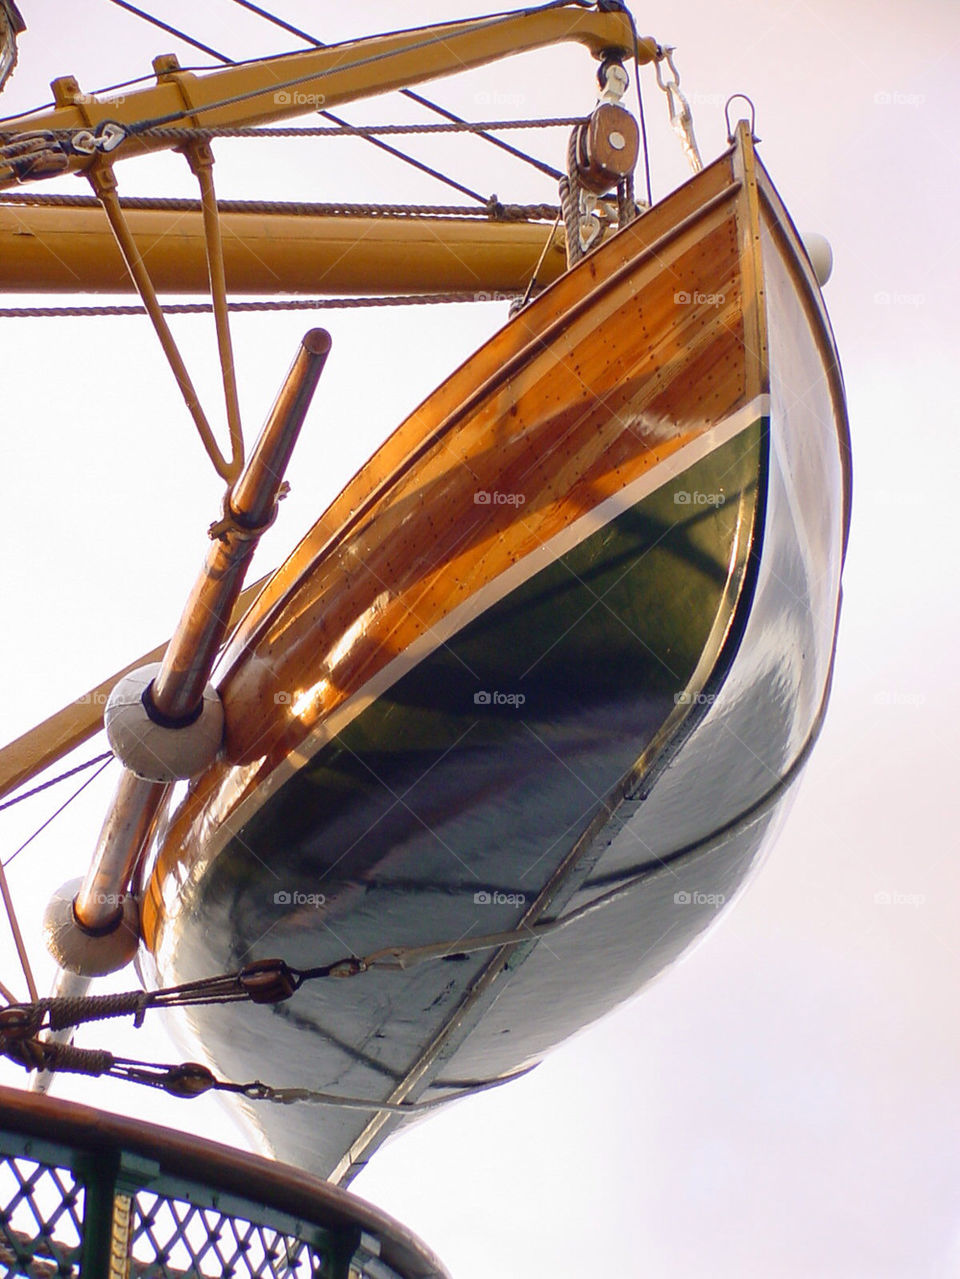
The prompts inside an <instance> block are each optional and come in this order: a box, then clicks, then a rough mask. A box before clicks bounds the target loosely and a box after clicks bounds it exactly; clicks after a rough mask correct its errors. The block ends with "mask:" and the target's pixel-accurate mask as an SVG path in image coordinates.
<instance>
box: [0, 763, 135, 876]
mask: <svg viewBox="0 0 960 1279" xmlns="http://www.w3.org/2000/svg"><path fill="white" fill-rule="evenodd" d="M113 758H114V754H113V751H110V752H109V753H108V754H106V755H101V756H100V759H102V760H103V763H102V764H101V765H100V767H99V768H98V769H97V771H96V772H95V773H93V774H92V775H91V776H90V777H88V778H87V780H86V781H85V782H84V783H83V784H82V785H81V786H78V787H77V789H76V790H75V791H74V792H73V794H72V795H71V796H70V798H69V799H66V800H64V802H63V803H62V804H61V805H60V807H59V808H58V809H57V810H56V812H54V813H51V814H50V816H49V817H48V818H47V820H46V821H45V822H44V823H43V825H42V826H38V827H37V829H36V830H35V831H34V832H33V834H32V835H31V836H30V837H29V839H25V840H24V841H23V843H22V844H21V845H20V847H19V848H18V849H16V850H15V851H14V852H12V853H11V854H10V856H9V857H8V858H7V859H6V861H5V862H3V863H0V865H2V867H3V869H4V870H6V868H7V867H8V866H9V865H10V863H11V862H12V861H13V859H14V858H15V857H19V856H20V854H21V853H22V852H23V850H24V849H25V848H26V847H27V846H28V845H30V844H32V843H33V841H34V840H35V839H36V838H37V836H38V835H40V834H42V832H43V831H45V830H46V829H47V827H48V826H49V825H50V823H51V822H52V821H53V820H54V818H56V817H59V816H60V814H61V813H62V812H63V810H64V809H65V808H68V807H69V806H70V805H71V804H72V803H73V801H74V800H75V799H76V798H77V796H78V795H79V794H81V792H83V791H85V790H86V789H87V787H88V786H89V785H90V784H91V783H92V782H95V781H96V779H97V778H98V777H99V776H100V774H101V773H102V772H103V770H104V769H105V768H106V767H107V766H108V765H109V763H110V761H111V760H112V759H113ZM91 762H96V761H91ZM87 766H88V765H81V767H87ZM73 771H74V772H77V771H78V770H77V769H74V770H73ZM64 776H65V777H69V776H70V774H69V773H65V774H64ZM53 780H54V781H60V778H59V777H55V778H54V779H53ZM46 785H48V786H52V785H53V782H48V783H46ZM43 789H44V787H43V786H38V787H37V790H43ZM27 793H28V794H31V795H32V794H35V792H34V791H28V792H27ZM26 798H27V796H26V795H21V796H20V799H26ZM12 802H13V803H16V802H17V801H16V800H14V801H12ZM5 807H6V806H5Z"/></svg>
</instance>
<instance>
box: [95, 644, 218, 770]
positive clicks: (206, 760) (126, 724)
mask: <svg viewBox="0 0 960 1279" xmlns="http://www.w3.org/2000/svg"><path fill="white" fill-rule="evenodd" d="M159 670H160V663H159V662H155V663H153V664H152V665H150V666H140V667H138V668H137V670H135V671H131V672H130V674H129V675H124V677H123V679H122V680H119V681H118V682H117V683H116V684H115V685H114V687H113V690H112V692H111V693H110V696H109V697H108V698H107V704H106V707H105V708H104V712H103V723H104V727H105V728H106V730H107V741H108V742H109V743H110V746H111V747H112V749H113V753H114V754H115V755H116V757H117V758H118V759H119V760H120V763H121V764H123V766H124V768H129V770H130V771H131V773H135V774H136V775H137V777H142V778H144V779H145V780H146V781H148V782H173V781H179V780H183V779H186V778H190V777H196V776H197V774H198V773H202V772H203V770H204V769H205V768H207V767H208V766H209V765H210V764H212V763H213V761H214V760H215V759H216V757H217V754H218V752H219V750H220V745H221V743H222V741H223V705H222V703H221V701H220V694H219V693H218V692H217V690H216V689H215V688H214V687H213V685H212V684H208V685H207V687H206V688H205V689H204V690H203V705H202V709H201V711H200V715H199V717H198V718H197V719H195V720H194V721H193V723H192V724H183V725H181V726H179V727H177V726H173V727H171V726H169V725H166V724H158V723H157V722H156V721H155V720H153V719H151V718H150V715H149V714H148V712H147V708H146V706H145V705H144V701H143V695H144V693H145V692H146V691H147V689H148V688H149V687H150V685H151V684H152V683H153V681H154V679H155V677H156V675H157V672H158V671H159Z"/></svg>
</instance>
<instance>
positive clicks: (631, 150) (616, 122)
mask: <svg viewBox="0 0 960 1279" xmlns="http://www.w3.org/2000/svg"><path fill="white" fill-rule="evenodd" d="M639 154H640V130H639V128H638V127H637V122H636V120H634V118H633V116H632V115H631V114H630V112H629V111H627V110H626V108H625V107H618V106H616V105H615V104H614V103H612V102H602V103H601V104H600V105H599V106H598V107H597V108H596V110H595V111H594V113H593V115H591V117H590V119H589V120H588V121H587V122H586V124H585V125H583V126H582V127H581V130H580V137H579V145H578V147H577V160H578V164H577V171H578V176H579V178H580V182H581V184H582V185H583V186H584V187H586V189H587V190H588V191H592V192H593V193H594V194H595V195H602V194H603V193H604V191H609V190H610V188H611V187H612V186H615V185H616V183H617V182H619V181H620V179H621V178H625V177H627V176H628V175H629V174H630V173H632V172H633V169H634V165H635V164H636V163H637V156H638V155H639Z"/></svg>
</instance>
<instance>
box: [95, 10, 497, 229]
mask: <svg viewBox="0 0 960 1279" xmlns="http://www.w3.org/2000/svg"><path fill="white" fill-rule="evenodd" d="M110 2H111V3H112V4H115V5H118V6H119V7H120V8H122V9H128V10H129V11H130V12H131V13H135V14H136V15H137V17H139V18H143V19H144V21H146V22H151V23H153V25H154V26H157V27H161V28H162V29H163V30H165V31H168V32H170V33H171V34H172V35H175V36H176V37H177V38H178V39H180V40H183V41H184V42H185V43H187V44H192V45H193V46H194V48H197V49H200V50H202V52H204V53H209V54H210V56H211V57H213V58H216V59H217V60H218V61H220V62H223V63H225V64H227V65H228V66H236V65H237V64H236V63H235V62H234V61H233V59H232V58H228V57H227V55H226V54H225V53H220V52H219V50H217V49H213V48H211V47H210V45H207V44H203V43H202V42H201V41H199V40H194V39H193V38H192V37H191V36H188V35H187V34H186V32H184V31H179V30H178V29H177V28H176V27H171V26H168V24H167V23H165V22H161V20H160V19H159V18H155V17H153V15H152V14H149V13H146V12H145V11H144V10H143V9H138V8H136V7H135V6H134V5H132V4H129V3H128V0H110ZM307 78H311V77H307ZM299 82H300V81H299V80H298V81H294V82H291V83H290V84H289V85H288V84H278V85H277V86H275V87H276V89H277V90H280V89H284V88H291V87H293V86H294V84H296V83H299ZM249 96H250V95H248V94H241V95H240V96H239V99H237V100H242V99H243V98H246V97H249ZM228 101H230V102H232V101H234V99H229V100H228ZM213 105H218V106H219V105H224V104H223V103H217V104H213ZM190 114H192V113H191V112H189V111H182V112H178V113H176V115H174V116H173V117H168V118H169V119H178V118H182V117H183V116H185V115H190ZM319 114H320V115H322V116H323V117H324V119H326V120H332V121H333V123H334V124H337V125H341V126H342V127H344V128H350V125H349V123H348V122H347V121H346V120H344V119H343V118H342V117H341V116H338V115H334V113H333V112H332V111H320V112H319ZM158 123H160V122H158ZM367 141H368V142H369V143H370V145H371V146H375V147H378V148H379V149H380V150H381V151H386V152H388V153H389V154H390V155H393V156H396V157H397V159H398V160H402V161H403V162H404V163H405V164H409V165H412V166H413V168H415V169H419V170H420V171H421V172H423V173H426V174H428V175H429V176H430V177H432V178H436V179H437V180H438V181H439V182H444V183H446V185H447V186H449V187H452V188H453V189H454V190H455V191H459V192H460V194H461V195H466V196H469V198H470V199H471V200H477V201H478V202H479V203H480V204H484V203H485V202H486V201H485V197H484V196H482V195H481V194H480V193H479V192H478V191H473V190H471V188H470V187H467V186H464V185H463V184H462V183H460V182H456V181H455V180H454V179H453V178H450V177H447V175H446V174H443V173H440V172H439V171H438V170H437V169H434V168H432V167H431V166H430V165H428V164H424V163H423V162H422V161H420V160H415V159H414V158H413V156H410V155H407V154H406V153H405V152H403V151H399V150H397V148H396V147H392V146H390V144H389V143H387V142H381V141H380V140H379V139H378V138H372V137H369V138H367Z"/></svg>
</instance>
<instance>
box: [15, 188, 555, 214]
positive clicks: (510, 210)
mask: <svg viewBox="0 0 960 1279" xmlns="http://www.w3.org/2000/svg"><path fill="white" fill-rule="evenodd" d="M0 204H12V205H30V206H36V207H40V208H42V207H44V206H48V207H51V208H65V209H84V208H89V209H92V208H97V209H99V208H100V207H101V205H100V201H99V200H98V199H97V198H96V196H93V195H60V194H58V195H49V194H44V195H39V194H35V193H33V192H29V191H23V192H21V191H17V192H14V193H12V194H11V193H9V192H0ZM120 207H121V209H125V210H126V209H164V210H167V211H168V212H171V213H199V212H200V201H199V200H191V199H188V198H184V197H181V196H133V195H131V196H121V197H120ZM217 208H218V209H219V211H220V212H221V213H282V214H290V215H292V216H314V217H346V218H353V217H383V218H394V217H396V218H399V217H458V218H463V217H472V218H489V219H490V220H491V221H493V222H549V221H552V220H553V219H554V218H555V217H556V216H557V208H556V205H552V204H501V203H500V201H499V200H497V198H496V197H495V196H492V197H491V198H490V199H489V200H488V201H487V203H486V204H485V205H482V206H479V207H478V206H477V205H475V204H325V203H320V202H318V201H307V200H218V201H217Z"/></svg>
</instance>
